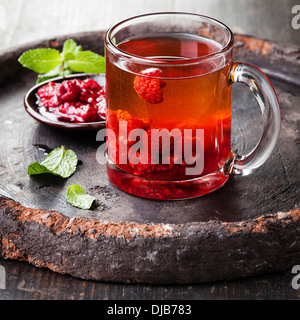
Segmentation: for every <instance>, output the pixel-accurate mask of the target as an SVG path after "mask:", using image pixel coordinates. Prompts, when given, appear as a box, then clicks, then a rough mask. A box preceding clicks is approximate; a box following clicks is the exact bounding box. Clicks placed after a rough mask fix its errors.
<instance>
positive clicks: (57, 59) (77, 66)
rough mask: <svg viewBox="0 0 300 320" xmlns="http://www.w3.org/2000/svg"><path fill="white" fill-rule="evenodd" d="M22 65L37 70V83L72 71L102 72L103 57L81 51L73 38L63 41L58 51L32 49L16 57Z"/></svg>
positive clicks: (103, 70)
mask: <svg viewBox="0 0 300 320" xmlns="http://www.w3.org/2000/svg"><path fill="white" fill-rule="evenodd" d="M18 61H19V62H20V63H21V64H22V66H23V67H25V68H28V69H30V70H33V71H35V72H37V73H38V74H39V75H38V79H37V83H40V82H43V81H46V80H49V79H52V78H56V77H59V76H63V77H64V76H66V75H69V74H72V73H77V72H83V73H104V72H105V58H104V57H103V56H100V55H98V54H96V53H94V52H91V51H83V50H82V46H80V45H77V43H76V42H75V41H74V40H73V39H69V40H67V41H66V42H65V43H64V46H63V50H62V52H61V53H60V52H59V51H58V50H56V49H50V48H48V49H32V50H28V51H26V52H24V53H23V54H22V55H21V56H20V57H19V59H18Z"/></svg>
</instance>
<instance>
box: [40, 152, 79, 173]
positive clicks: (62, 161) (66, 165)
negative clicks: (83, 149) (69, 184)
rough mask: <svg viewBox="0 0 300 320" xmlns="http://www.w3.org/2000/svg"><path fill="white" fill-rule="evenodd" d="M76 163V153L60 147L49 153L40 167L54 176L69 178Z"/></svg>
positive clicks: (74, 169)
mask: <svg viewBox="0 0 300 320" xmlns="http://www.w3.org/2000/svg"><path fill="white" fill-rule="evenodd" d="M77 163H78V158H77V155H76V153H75V152H74V151H72V150H66V149H65V148H64V147H61V148H58V149H55V150H53V151H52V152H50V153H49V155H48V156H47V158H46V159H45V160H44V161H43V162H41V165H42V166H44V167H46V168H47V169H48V170H49V171H50V172H51V173H52V174H54V175H57V176H60V177H62V178H69V177H70V176H71V175H72V174H73V173H74V172H75V171H76V167H77Z"/></svg>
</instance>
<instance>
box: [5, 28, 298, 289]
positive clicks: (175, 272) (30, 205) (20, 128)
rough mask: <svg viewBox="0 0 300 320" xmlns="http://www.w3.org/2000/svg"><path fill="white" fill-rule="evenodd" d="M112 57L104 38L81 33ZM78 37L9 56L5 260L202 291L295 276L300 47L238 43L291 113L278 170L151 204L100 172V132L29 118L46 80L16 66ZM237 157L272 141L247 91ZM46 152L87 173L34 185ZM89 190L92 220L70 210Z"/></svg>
mask: <svg viewBox="0 0 300 320" xmlns="http://www.w3.org/2000/svg"><path fill="white" fill-rule="evenodd" d="M72 37H73V38H74V39H75V40H76V41H77V42H78V43H80V44H82V45H83V47H84V48H86V49H91V50H93V51H97V52H100V53H103V32H92V33H83V34H76V35H72ZM66 38H70V36H66V37H62V38H58V39H53V40H49V41H44V42H41V43H32V44H28V45H27V46H23V47H19V48H14V49H11V50H10V51H9V52H4V53H2V54H1V55H0V69H1V75H0V83H1V84H2V87H1V89H0V132H1V140H0V256H1V257H3V258H11V259H18V260H21V261H27V262H30V263H32V264H33V265H36V266H38V267H47V268H49V269H51V270H53V271H56V272H59V273H66V274H70V275H72V276H75V277H79V278H83V279H94V280H104V281H116V282H120V281H121V282H148V283H176V282H177V283H192V282H198V283H199V282H205V281H214V280H226V279H236V278H240V277H246V276H250V275H257V274H261V273H266V272H271V271H275V270H285V269H287V268H290V267H291V266H293V265H295V264H299V262H300V261H299V260H300V241H299V240H300V239H299V238H300V217H299V216H300V210H299V209H298V206H299V186H300V179H299V141H300V138H299V123H300V122H299V113H298V110H297V107H298V106H299V102H300V82H299V81H300V80H299V71H300V65H299V52H300V50H299V48H297V47H286V46H285V47H283V46H281V45H280V44H274V43H271V42H268V41H263V40H259V39H254V38H250V37H245V36H239V35H236V48H235V57H236V60H238V61H243V62H250V63H253V64H255V65H256V66H259V67H261V68H263V70H264V71H265V72H266V73H267V74H268V75H269V76H270V77H271V80H272V83H273V85H274V87H275V89H276V91H277V94H278V97H279V100H280V103H281V107H282V118H283V121H282V132H281V137H280V140H279V142H278V145H277V148H276V150H275V151H274V153H273V154H272V156H271V157H270V159H269V160H268V162H267V163H266V164H265V165H264V166H263V167H262V168H260V169H259V170H257V172H255V173H254V174H252V175H250V176H248V177H239V176H234V177H231V178H230V180H229V182H228V183H227V184H226V185H225V187H223V188H222V189H220V190H218V191H216V192H214V193H213V194H210V195H208V196H205V197H202V198H198V199H192V200H185V201H172V202H168V201H152V200H145V199H140V198H137V197H133V196H130V195H128V194H125V193H123V192H121V191H119V190H118V189H116V188H115V187H114V186H113V185H112V184H110V183H109V181H108V179H107V177H106V172H105V167H104V166H101V165H99V164H98V163H97V162H96V156H95V153H96V150H97V148H98V147H99V143H98V142H96V133H93V132H92V133H91V132H88V133H85V134H83V133H74V132H67V131H61V130H56V129H54V128H50V127H47V126H44V125H42V124H39V123H37V122H36V121H35V120H33V119H32V118H30V117H29V116H28V115H27V114H26V112H25V111H24V108H23V97H24V95H25V93H26V91H27V90H28V89H29V88H30V87H31V86H32V85H33V84H34V81H35V76H34V75H33V74H32V73H30V72H28V71H27V70H25V69H22V68H21V67H20V66H19V64H18V63H17V58H18V56H19V55H20V54H21V53H22V52H23V51H24V50H27V49H29V48H33V47H48V46H51V47H55V48H56V47H61V45H62V43H63V42H64V40H65V39H66ZM233 101H234V102H233V111H234V112H233V133H232V146H233V150H237V149H238V150H239V151H240V152H241V153H244V152H246V151H249V150H250V149H251V148H252V147H253V146H254V145H255V143H256V141H257V140H258V138H259V135H260V132H261V129H260V128H261V120H260V112H259V108H258V106H256V102H255V100H254V98H253V97H252V95H251V93H249V92H248V89H247V88H244V87H243V86H234V97H233ZM36 145H39V146H41V145H46V146H48V147H49V148H55V147H58V146H61V145H64V146H66V147H67V148H70V149H73V150H74V151H75V152H76V153H77V154H78V156H79V159H80V160H81V162H82V164H81V165H80V166H79V168H78V170H77V172H76V173H75V174H74V175H73V176H72V177H71V178H70V179H68V180H67V181H66V180H62V179H59V178H57V177H49V176H38V177H29V176H28V175H27V173H26V171H27V167H28V165H29V164H30V163H32V162H34V161H41V160H42V159H43V158H44V153H43V151H42V150H40V149H39V148H37V147H36ZM71 183H77V184H80V185H81V186H82V187H83V188H84V189H85V190H86V191H87V192H89V193H90V194H92V195H94V196H95V197H96V199H97V206H96V207H95V208H94V209H93V210H90V211H84V210H79V209H75V208H73V207H72V206H70V205H68V204H67V203H66V201H65V198H64V196H65V193H66V188H67V186H68V185H69V184H71Z"/></svg>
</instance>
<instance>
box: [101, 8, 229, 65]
mask: <svg viewBox="0 0 300 320" xmlns="http://www.w3.org/2000/svg"><path fill="white" fill-rule="evenodd" d="M158 15H161V16H163V15H170V16H171V15H177V16H180V15H182V16H194V17H195V16H196V17H199V18H202V19H204V20H206V21H207V22H213V23H214V24H215V25H217V26H218V27H221V28H222V29H224V30H227V31H228V34H229V39H228V41H227V43H226V44H225V45H224V46H222V48H221V49H220V50H218V51H215V52H212V53H210V54H207V55H204V56H201V57H194V58H184V62H182V63H178V60H180V59H178V60H177V59H176V60H172V61H168V62H166V61H165V60H161V59H154V58H147V57H143V56H139V55H135V54H132V53H128V52H126V51H124V50H121V49H120V48H118V47H117V46H116V45H115V44H114V43H113V38H112V37H111V35H112V33H113V31H114V30H115V29H116V28H118V27H120V26H122V24H125V23H126V22H129V21H131V20H135V19H140V18H143V17H148V16H158ZM233 44H234V36H233V33H232V31H231V30H230V28H229V27H227V26H226V25H225V24H224V23H222V22H221V21H219V20H217V19H214V18H211V17H208V16H205V15H201V14H197V13H189V12H153V13H146V14H141V15H136V16H133V17H130V18H127V19H125V20H122V21H120V22H118V23H116V24H115V25H113V26H111V27H110V28H109V29H108V30H107V31H106V33H105V46H106V48H107V49H108V50H109V51H110V52H112V53H114V54H117V55H120V56H123V57H126V58H133V59H135V60H136V61H139V62H140V63H145V64H152V65H164V66H167V65H173V66H174V64H175V65H176V66H182V65H190V64H193V63H197V62H199V61H202V60H205V59H209V58H212V57H216V56H218V55H223V54H225V53H226V52H228V51H230V50H231V49H232V47H233Z"/></svg>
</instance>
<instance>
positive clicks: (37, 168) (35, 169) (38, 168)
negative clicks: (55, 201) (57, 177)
mask: <svg viewBox="0 0 300 320" xmlns="http://www.w3.org/2000/svg"><path fill="white" fill-rule="evenodd" d="M27 172H28V174H29V175H30V176H34V175H37V174H43V173H51V172H50V171H49V170H48V169H47V168H46V167H44V166H43V165H41V164H39V163H38V162H35V163H33V164H31V165H30V166H29V167H28V171H27Z"/></svg>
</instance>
